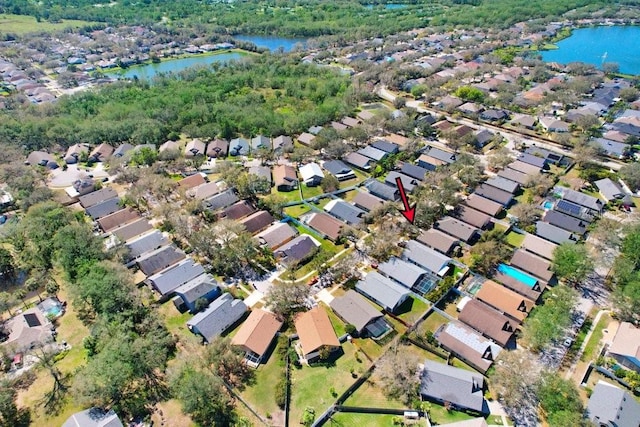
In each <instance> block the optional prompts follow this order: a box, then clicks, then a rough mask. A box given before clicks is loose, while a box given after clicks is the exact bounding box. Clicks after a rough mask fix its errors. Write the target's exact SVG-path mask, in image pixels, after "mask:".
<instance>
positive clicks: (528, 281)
mask: <svg viewBox="0 0 640 427" xmlns="http://www.w3.org/2000/svg"><path fill="white" fill-rule="evenodd" d="M498 271H499V272H500V273H503V274H506V275H507V276H511V277H513V278H514V279H516V280H518V281H519V282H522V283H524V284H525V285H527V286H529V287H530V288H532V287H533V286H534V285H535V284H536V283H537V282H538V280H537V279H535V278H533V277H531V276H529V275H528V274H526V273H524V272H522V271H520V270H518V269H517V268H513V267H511V266H510V265H506V264H500V265H498Z"/></svg>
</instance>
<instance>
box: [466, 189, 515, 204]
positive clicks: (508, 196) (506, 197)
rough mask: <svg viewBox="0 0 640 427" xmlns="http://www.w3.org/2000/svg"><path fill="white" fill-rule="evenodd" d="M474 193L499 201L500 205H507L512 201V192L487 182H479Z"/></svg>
mask: <svg viewBox="0 0 640 427" xmlns="http://www.w3.org/2000/svg"><path fill="white" fill-rule="evenodd" d="M474 194H477V195H478V196H481V197H484V198H485V199H489V200H493V201H494V202H497V203H500V204H501V205H502V206H505V207H507V206H509V205H510V204H511V202H512V201H513V194H512V193H509V192H507V191H503V190H499V189H497V188H496V187H492V186H491V185H488V184H480V185H479V186H478V187H476V190H475V192H474Z"/></svg>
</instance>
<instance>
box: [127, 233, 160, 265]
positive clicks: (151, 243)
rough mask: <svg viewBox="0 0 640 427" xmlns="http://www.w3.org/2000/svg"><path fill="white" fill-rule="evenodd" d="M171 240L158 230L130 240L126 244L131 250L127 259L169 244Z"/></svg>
mask: <svg viewBox="0 0 640 427" xmlns="http://www.w3.org/2000/svg"><path fill="white" fill-rule="evenodd" d="M168 244H169V241H168V240H167V238H166V237H164V235H163V234H162V232H160V231H158V230H154V231H152V232H151V233H148V234H144V235H142V236H140V237H138V238H136V239H133V240H130V241H129V242H128V243H127V244H126V245H125V246H126V247H127V249H128V250H129V253H128V256H127V259H129V260H132V259H136V258H138V257H139V256H142V255H143V254H145V253H147V252H150V251H153V250H155V249H158V248H160V247H162V246H165V245H168Z"/></svg>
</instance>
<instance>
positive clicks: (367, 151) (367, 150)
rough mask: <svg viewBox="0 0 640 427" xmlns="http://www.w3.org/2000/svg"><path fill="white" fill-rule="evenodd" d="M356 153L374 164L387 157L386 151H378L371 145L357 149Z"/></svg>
mask: <svg viewBox="0 0 640 427" xmlns="http://www.w3.org/2000/svg"><path fill="white" fill-rule="evenodd" d="M356 153H358V154H361V155H363V156H365V157H368V158H370V159H371V160H374V161H376V162H379V161H380V160H382V159H384V158H385V157H387V156H388V155H389V153H387V152H386V151H382V150H378V149H377V148H374V147H372V146H371V145H367V146H366V147H364V148H361V149H359V150H358V151H356Z"/></svg>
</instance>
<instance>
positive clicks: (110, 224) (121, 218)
mask: <svg viewBox="0 0 640 427" xmlns="http://www.w3.org/2000/svg"><path fill="white" fill-rule="evenodd" d="M138 218H140V215H138V213H137V212H136V211H134V210H133V209H131V208H125V209H120V210H119V211H117V212H114V213H112V214H111V215H107V216H104V217H102V218H100V219H99V220H98V224H99V225H100V228H101V229H102V231H104V232H105V233H106V232H108V231H111V230H113V229H114V228H116V227H119V226H121V225H124V224H128V223H130V222H131V221H133V220H135V219H138Z"/></svg>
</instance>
